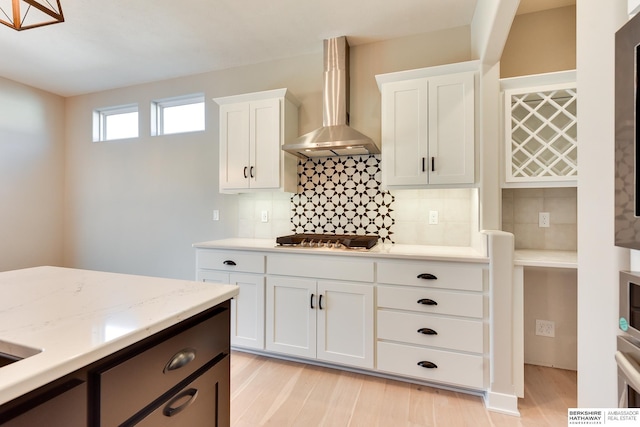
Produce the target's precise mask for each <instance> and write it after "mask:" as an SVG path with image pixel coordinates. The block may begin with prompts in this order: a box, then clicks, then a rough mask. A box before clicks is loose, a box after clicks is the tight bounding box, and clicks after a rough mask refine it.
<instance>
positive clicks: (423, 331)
mask: <svg viewBox="0 0 640 427" xmlns="http://www.w3.org/2000/svg"><path fill="white" fill-rule="evenodd" d="M418 333H420V334H424V335H438V333H437V332H436V331H434V330H433V329H431V328H420V329H418Z"/></svg>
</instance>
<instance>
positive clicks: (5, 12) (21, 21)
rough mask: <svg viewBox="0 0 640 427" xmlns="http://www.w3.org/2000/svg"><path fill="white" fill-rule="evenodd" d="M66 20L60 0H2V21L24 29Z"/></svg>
mask: <svg viewBox="0 0 640 427" xmlns="http://www.w3.org/2000/svg"><path fill="white" fill-rule="evenodd" d="M58 22H64V16H63V15H62V7H60V0H51V1H49V0H0V23H2V24H4V25H6V26H7V27H11V28H13V29H14V30H18V31H22V30H28V29H30V28H37V27H42V26H43V25H51V24H57V23H58Z"/></svg>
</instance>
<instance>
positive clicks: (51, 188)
mask: <svg viewBox="0 0 640 427" xmlns="http://www.w3.org/2000/svg"><path fill="white" fill-rule="evenodd" d="M63 150H64V99H63V98H61V97H59V96H55V95H51V94H48V93H45V92H42V91H38V90H36V89H33V88H30V87H27V86H23V85H20V84H18V83H15V82H12V81H9V80H6V79H2V78H0V271H4V270H12V269H17V268H24V267H32V266H36V265H43V264H49V265H61V264H62V236H63V229H62V212H63V191H62V190H63V180H64V170H63V168H64V151H63Z"/></svg>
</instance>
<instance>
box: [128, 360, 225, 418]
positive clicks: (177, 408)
mask: <svg viewBox="0 0 640 427" xmlns="http://www.w3.org/2000/svg"><path fill="white" fill-rule="evenodd" d="M229 393H230V384H229V356H228V355H227V356H226V357H225V358H224V359H222V360H221V361H219V362H218V363H217V364H215V365H214V366H213V367H211V368H209V369H208V370H207V371H205V372H204V373H202V374H201V375H200V376H198V377H197V378H195V379H194V380H193V381H192V382H191V383H189V384H188V385H186V386H185V387H184V388H183V389H182V390H180V391H178V392H176V393H175V394H173V395H172V396H169V397H167V398H166V399H165V400H164V401H161V402H158V403H155V404H154V405H152V407H151V408H149V409H147V408H145V410H143V411H142V414H141V415H139V416H134V417H133V418H132V419H130V420H128V421H127V422H126V423H125V425H134V424H135V425H136V426H138V427H147V426H148V427H162V426H177V425H180V426H205V425H215V426H224V425H228V423H229V417H230V413H229V409H230V408H229V405H228V403H226V402H229V399H230V395H229ZM154 408H155V409H154ZM147 413H148V414H147Z"/></svg>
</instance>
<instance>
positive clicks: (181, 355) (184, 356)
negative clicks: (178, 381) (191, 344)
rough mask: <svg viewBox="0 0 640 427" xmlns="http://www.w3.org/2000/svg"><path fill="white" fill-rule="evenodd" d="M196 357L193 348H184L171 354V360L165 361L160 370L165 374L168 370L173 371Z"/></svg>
mask: <svg viewBox="0 0 640 427" xmlns="http://www.w3.org/2000/svg"><path fill="white" fill-rule="evenodd" d="M195 358H196V350H195V349H193V348H185V349H183V350H180V351H179V352H177V353H176V354H174V355H173V357H172V358H171V360H169V361H168V362H167V364H166V365H165V366H164V369H163V370H162V373H164V374H166V373H167V372H169V371H175V370H176V369H180V368H182V367H184V366H186V365H188V364H189V363H191V362H193V360H194V359H195Z"/></svg>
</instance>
